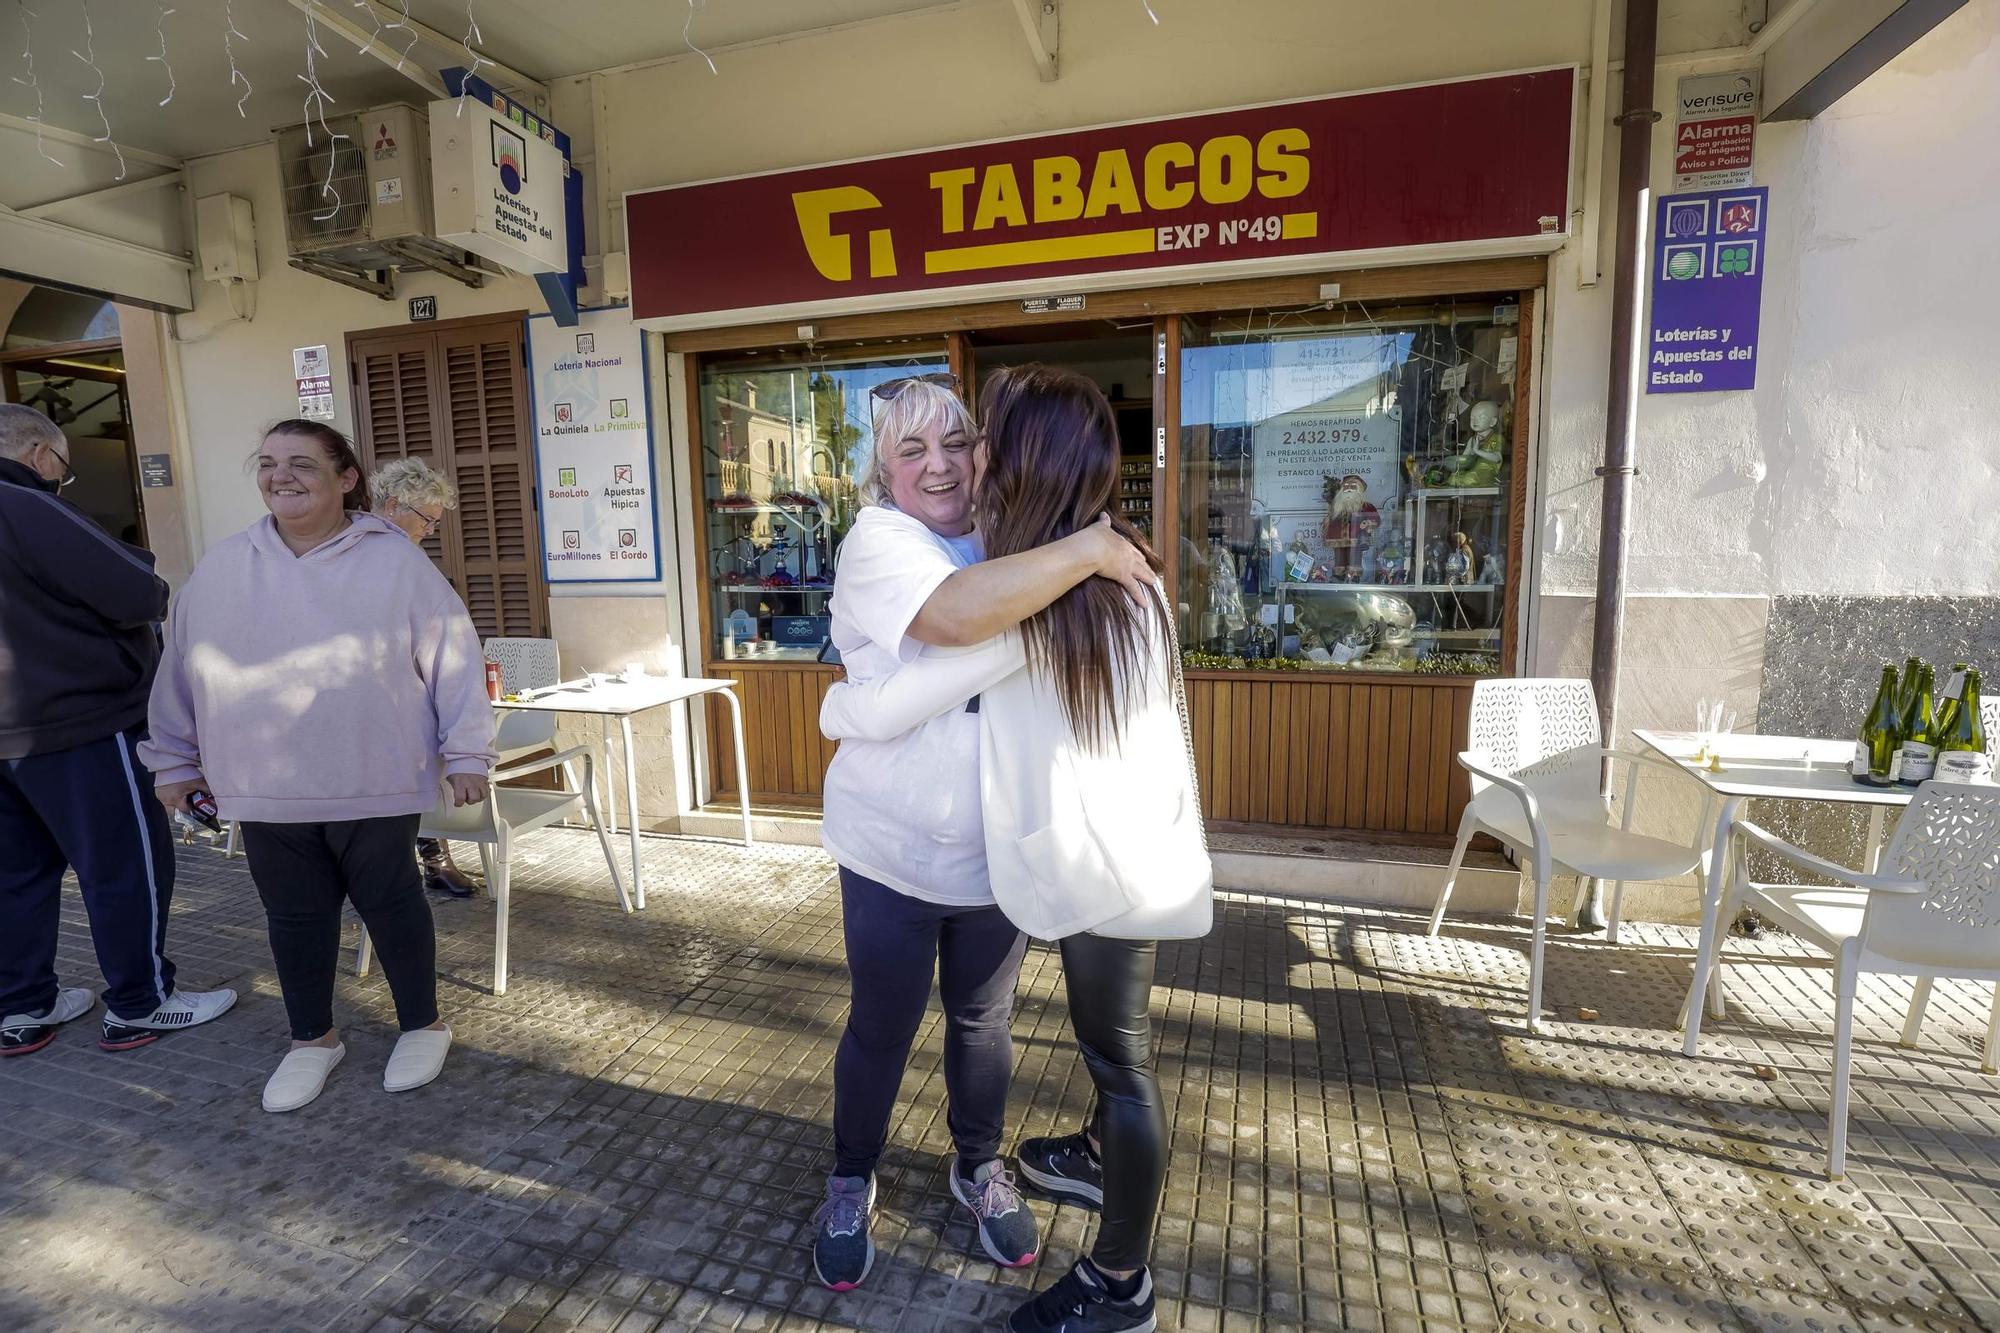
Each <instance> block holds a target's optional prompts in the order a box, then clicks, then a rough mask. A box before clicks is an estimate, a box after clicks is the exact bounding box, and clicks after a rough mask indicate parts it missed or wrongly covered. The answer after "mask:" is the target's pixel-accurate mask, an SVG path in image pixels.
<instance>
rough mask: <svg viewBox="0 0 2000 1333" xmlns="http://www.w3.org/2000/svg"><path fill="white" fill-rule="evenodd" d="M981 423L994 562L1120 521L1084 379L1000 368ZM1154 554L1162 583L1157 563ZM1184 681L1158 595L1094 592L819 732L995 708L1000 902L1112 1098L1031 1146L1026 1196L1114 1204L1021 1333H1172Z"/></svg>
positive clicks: (869, 735) (908, 671)
mask: <svg viewBox="0 0 2000 1333" xmlns="http://www.w3.org/2000/svg"><path fill="white" fill-rule="evenodd" d="M980 421H981V428H982V435H981V440H980V444H979V448H978V452H977V457H976V460H975V475H976V481H975V485H974V496H975V507H976V512H977V515H978V522H979V529H980V531H981V533H983V534H984V536H985V540H986V548H987V553H988V555H989V557H994V558H997V557H1003V556H1006V555H1010V554H1013V553H1016V552H1020V551H1026V550H1033V549H1036V548H1038V547H1041V546H1044V545H1046V544H1047V543H1049V542H1051V541H1058V540H1061V539H1062V538H1063V537H1065V536H1068V535H1069V534H1071V533H1075V532H1078V531H1082V530H1085V529H1088V528H1089V527H1090V526H1091V525H1093V524H1094V523H1096V522H1097V521H1098V519H1099V516H1100V515H1101V514H1103V513H1104V512H1105V511H1106V510H1107V509H1109V508H1110V507H1111V500H1112V497H1113V496H1114V494H1115V493H1116V488H1117V484H1118V434H1117V427H1116V423H1115V421H1114V419H1113V417H1112V414H1111V408H1110V405H1109V404H1108V403H1107V402H1106V401H1105V398H1104V395H1103V393H1102V392H1100V391H1099V390H1098V388H1097V387H1096V386H1095V385H1094V384H1092V383H1091V382H1090V381H1089V380H1087V379H1084V378H1083V377H1082V376H1079V375H1075V374H1071V373H1069V372H1067V371H1062V370H1055V369H1051V368H1048V367H1043V366H1024V367H1018V368H1013V369H1008V370H1002V371H999V372H997V373H996V374H995V375H993V376H992V377H991V379H989V380H988V382H987V384H986V386H985V388H984V390H983V392H982V393H981V395H980ZM1120 531H1121V533H1122V534H1123V535H1124V536H1126V537H1127V539H1128V540H1130V541H1132V542H1133V543H1134V544H1135V545H1138V546H1140V548H1141V549H1142V550H1144V549H1145V547H1144V544H1143V542H1141V540H1140V538H1139V536H1138V534H1137V533H1136V532H1134V531H1132V530H1130V529H1129V528H1126V527H1124V526H1122V525H1121V527H1120ZM1147 559H1148V563H1149V564H1150V565H1151V566H1152V568H1153V570H1154V572H1155V574H1156V575H1157V573H1158V572H1159V569H1160V562H1159V559H1158V557H1157V556H1155V555H1153V554H1152V553H1151V552H1150V551H1147ZM1179 679H1180V678H1179V673H1178V670H1177V663H1176V660H1175V655H1174V652H1173V634H1172V630H1171V621H1170V619H1169V613H1168V609H1167V607H1166V605H1165V603H1164V600H1163V599H1162V597H1161V594H1160V591H1159V589H1158V587H1157V585H1153V586H1149V587H1147V588H1146V589H1145V590H1144V593H1143V595H1142V596H1140V597H1138V598H1135V597H1133V596H1132V595H1130V594H1129V593H1128V592H1127V591H1126V590H1125V589H1123V588H1120V587H1115V586H1113V585H1111V584H1109V583H1107V582H1105V581H1103V580H1089V581H1085V582H1082V583H1079V584H1078V585H1077V586H1075V587H1073V588H1071V589H1069V590H1068V591H1067V592H1065V593H1063V594H1062V595H1061V596H1059V597H1057V598H1056V599H1055V600H1054V601H1053V602H1052V603H1051V604H1050V605H1049V606H1048V607H1046V608H1045V609H1043V610H1041V611H1038V612H1036V613H1035V614H1033V615H1031V616H1029V617H1028V618H1027V619H1026V620H1025V621H1024V622H1023V623H1022V625H1021V627H1020V630H1019V631H1018V632H1012V633H1008V634H1005V635H1002V636H1001V637H999V638H996V639H994V640H991V641H989V642H987V643H984V644H981V645H979V646H977V647H974V648H971V649H967V650H963V651H957V652H949V651H939V650H936V649H930V650H926V651H925V652H924V653H923V654H922V655H920V656H918V657H917V658H916V659H915V660H914V661H912V662H910V663H908V664H906V665H904V666H903V667H901V668H900V669H899V670H897V671H896V672H895V673H894V674H893V675H890V676H886V677H882V678H878V679H875V680H873V681H870V682H868V683H865V684H853V685H848V684H842V685H836V686H834V687H833V690H832V691H831V692H830V693H829V694H828V696H827V700H826V703H825V705H824V706H823V708H822V711H821V715H820V725H821V729H822V730H823V731H824V732H825V733H826V734H827V735H829V736H836V737H841V738H855V739H861V740H881V739H884V738H887V737H893V736H895V735H899V734H901V733H902V732H904V731H907V730H908V729H910V728H911V727H914V726H917V725H920V724H921V723H923V722H924V721H926V720H927V719H929V718H931V717H933V716H937V715H940V714H943V713H947V712H950V711H952V710H955V709H962V708H963V707H964V706H965V702H966V700H968V699H969V698H971V697H973V696H974V695H977V696H978V697H979V699H980V709H979V714H978V716H979V719H980V727H979V730H980V786H981V807H982V813H983V819H984V832H985V844H986V858H987V871H988V878H989V882H990V884H991V886H992V892H993V896H994V900H995V901H996V903H997V904H998V906H999V907H1000V909H1001V910H1002V911H1003V912H1005V913H1006V915H1007V917H1008V918H1009V919H1010V920H1012V921H1013V922H1014V923H1015V924H1016V925H1018V926H1019V927H1021V929H1022V930H1024V931H1026V932H1027V933H1028V934H1030V935H1033V936H1035V937H1037V938H1039V939H1044V940H1052V941H1055V942H1056V943H1057V944H1058V947H1059V948H1060V949H1061V952H1062V958H1063V979H1064V985H1065V987H1066V989H1067V991H1068V996H1069V1007H1070V1020H1071V1025H1072V1027H1073V1028H1074V1030H1075V1032H1076V1036H1077V1045H1078V1047H1079V1049H1080V1051H1081V1053H1082V1056H1083V1059H1084V1063H1085V1065H1086V1066H1087V1067H1088V1069H1089V1071H1090V1076H1091V1080H1092V1082H1093V1083H1094V1084H1095V1085H1096V1088H1097V1108H1096V1111H1095V1113H1094V1115H1093V1117H1092V1119H1093V1124H1092V1126H1091V1128H1089V1129H1087V1130H1086V1131H1084V1132H1083V1133H1081V1134H1075V1135H1070V1136H1067V1137H1065V1138H1060V1139H1039V1140H1033V1141H1031V1142H1029V1143H1027V1144H1024V1145H1023V1146H1022V1148H1021V1151H1020V1160H1021V1165H1022V1170H1023V1173H1024V1174H1025V1175H1027V1176H1028V1178H1029V1179H1030V1180H1034V1181H1036V1182H1037V1183H1041V1184H1043V1185H1044V1186H1045V1187H1046V1188H1051V1189H1053V1190H1054V1191H1055V1192H1058V1193H1062V1194H1064V1195H1065V1196H1066V1197H1069V1198H1072V1199H1075V1200H1077V1201H1079V1202H1086V1203H1087V1202H1090V1201H1092V1195H1093V1194H1095V1195H1096V1196H1097V1197H1098V1199H1101V1206H1102V1209H1103V1218H1102V1221H1101V1223H1100V1225H1099V1228H1098V1234H1097V1239H1096V1242H1095V1244H1094V1246H1093V1247H1092V1250H1091V1252H1090V1254H1089V1256H1088V1257H1086V1258H1084V1259H1082V1260H1080V1261H1079V1262H1078V1263H1077V1264H1076V1266H1075V1267H1074V1268H1073V1269H1072V1270H1071V1271H1070V1272H1069V1273H1068V1274H1066V1275H1065V1276H1064V1277H1063V1278H1062V1279H1061V1280H1060V1281H1058V1282H1057V1283H1055V1284H1054V1285H1053V1286H1052V1287H1050V1288H1049V1289H1048V1290H1046V1291H1044V1292H1042V1293H1041V1294H1040V1295H1038V1296H1037V1297H1035V1299H1034V1300H1032V1301H1030V1302H1028V1303H1027V1304H1025V1305H1023V1306H1022V1307H1021V1308H1020V1309H1018V1310H1016V1311H1015V1312H1014V1315H1013V1318H1012V1319H1011V1320H1010V1321H1009V1327H1010V1328H1013V1329H1016V1330H1021V1331H1022V1333H1030V1331H1042V1333H1046V1331H1048V1330H1055V1329H1065V1330H1085V1329H1087V1330H1090V1331H1091V1333H1135V1331H1137V1333H1143V1331H1144V1330H1150V1329H1152V1328H1154V1327H1155V1321H1154V1316H1153V1294H1152V1283H1151V1280H1150V1278H1149V1276H1148V1274H1147V1272H1146V1260H1147V1257H1148V1254H1149V1251H1150V1246H1151V1241H1152V1232H1153V1223H1154V1219H1155V1216H1156V1214H1157V1211H1158V1208H1159V1199H1160V1191H1161V1188H1162V1186H1163V1184H1164V1181H1165V1178H1166V1166H1167V1126H1166V1117H1165V1112H1164V1110H1163V1108H1162V1105H1161V1100H1160V1089H1159V1083H1158V1080H1157V1078H1156V1077H1155V1075H1154V1072H1153V1052H1152V1021H1151V1016H1150V1013H1149V1009H1148V1005H1149V1000H1150V996H1151V990H1152V983H1153V970H1154V961H1155V951H1156V942H1157V941H1158V940H1160V939H1166V938H1186V937H1192V936H1198V935H1203V934H1206V933H1207V931H1208V928H1209V924H1210V919H1211V912H1212V905H1211V896H1212V879H1211V874H1210V868H1209V860H1208V854H1207V850H1206V845H1205V842H1204V839H1203V835H1202V829H1201V816H1200V803H1199V799H1198V796H1197V794H1196V790H1195V782H1194V775H1193V766H1192V756H1191V755H1190V753H1189V749H1188V744H1187V733H1186V727H1185V721H1184V719H1185V708H1184V703H1183V700H1182V697H1181V696H1182V691H1181V688H1180V684H1179ZM1051 1182H1053V1184H1051Z"/></svg>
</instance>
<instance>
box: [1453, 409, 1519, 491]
mask: <svg viewBox="0 0 2000 1333" xmlns="http://www.w3.org/2000/svg"><path fill="white" fill-rule="evenodd" d="M1469 422H1470V425H1471V428H1472V440H1471V442H1470V443H1469V444H1467V445H1466V447H1465V452H1464V453H1462V454H1460V455H1458V457H1456V458H1454V459H1452V460H1451V461H1450V462H1449V463H1447V464H1446V465H1445V467H1446V469H1447V472H1446V475H1445V482H1444V484H1445V485H1447V486H1451V487H1455V488H1470V487H1484V486H1494V485H1497V484H1499V481H1500V464H1501V462H1502V460H1503V459H1504V458H1505V457H1506V453H1507V450H1506V443H1507V442H1506V438H1505V436H1503V435H1502V434H1501V431H1500V404H1498V403H1495V402H1479V403H1474V404H1473V405H1472V414H1471V417H1470V419H1469Z"/></svg>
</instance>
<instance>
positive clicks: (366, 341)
mask: <svg viewBox="0 0 2000 1333" xmlns="http://www.w3.org/2000/svg"><path fill="white" fill-rule="evenodd" d="M523 336H524V333H523V327H522V324H521V321H520V320H519V319H518V318H507V319H501V320H493V321H485V320H476V321H468V322H467V323H465V324H453V325H441V326H439V327H438V328H436V329H425V330H422V331H420V332H419V331H412V330H407V329H396V330H388V331H384V332H382V333H372V334H368V333H364V334H352V335H350V336H349V338H348V362H349V365H350V366H351V367H352V372H353V378H354V419H355V422H356V423H357V426H358V432H359V435H360V438H359V439H358V440H357V441H356V443H357V445H358V446H359V447H360V449H361V453H362V458H363V459H364V461H366V462H367V463H368V464H369V466H371V467H372V466H374V465H375V463H376V462H378V461H386V460H388V459H392V458H404V457H412V458H421V459H423V460H424V461H425V462H427V463H429V464H430V465H431V466H433V467H435V468H437V469H438V470H439V471H440V472H442V473H444V474H445V475H446V476H447V477H449V478H450V479H451V481H452V484H453V485H455V486H456V487H457V488H458V507H457V508H456V509H455V510H453V511H451V512H450V513H449V514H448V515H447V516H446V518H445V522H444V524H443V525H442V526H441V527H440V528H439V529H438V531H437V533H436V534H434V535H433V536H432V537H431V538H429V539H428V540H427V541H426V542H425V543H424V547H425V549H426V550H427V551H428V552H429V554H430V556H431V558H432V559H433V560H434V561H436V562H437V566H438V568H439V569H440V570H442V571H443V572H444V575H445V577H446V578H448V579H450V580H451V584H452V586H453V587H454V588H456V589H458V594H459V596H460V597H462V598H464V600H465V606H466V610H467V611H468V612H470V613H471V616H472V623H473V624H474V625H475V626H477V627H478V630H479V633H480V636H481V637H482V638H490V637H493V636H495V635H532V636H541V635H546V634H547V633H548V589H547V587H546V585H545V584H544V583H543V580H542V562H541V543H540V540H539V531H538V529H537V526H536V521H535V507H534V484H535V477H534V460H533V457H532V455H531V454H530V452H529V451H530V449H531V447H532V444H531V440H530V436H529V423H528V402H527V400H528V389H527V376H526V372H525V367H524V366H523V364H522V356H521V353H522V338H523Z"/></svg>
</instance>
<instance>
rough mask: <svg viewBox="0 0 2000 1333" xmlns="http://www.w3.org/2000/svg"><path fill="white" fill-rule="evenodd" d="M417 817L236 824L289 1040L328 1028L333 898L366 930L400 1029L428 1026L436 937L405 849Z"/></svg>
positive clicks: (336, 913)
mask: <svg viewBox="0 0 2000 1333" xmlns="http://www.w3.org/2000/svg"><path fill="white" fill-rule="evenodd" d="M416 836H417V816H415V815H386V816H382V817H379V818H375V819H349V820H342V821H339V822H336V823H326V824H261V823H253V822H250V821H248V820H246V821H244V824H243V851H244V854H245V855H246V856H247V857H248V858H249V860H250V878H251V879H252V880H254V881H256V884H257V894H258V896H259V897H261V898H262V899H263V900H264V915H265V918H266V920H267V922H268V923H269V926H270V932H271V958H272V960H273V961H275V962H276V963H277V965H278V989H279V990H281V991H283V992H284V996H285V1015H286V1017H288V1018H289V1019H290V1020H291V1025H292V1040H294V1041H317V1040H319V1039H320V1038H321V1037H324V1036H325V1035H326V1034H327V1033H328V1032H330V1031H332V1030H333V976H334V969H335V967H336V965H337V962H338V958H339V954H340V900H341V899H342V898H345V899H347V900H348V901H349V902H352V903H353V904H354V910H355V911H356V912H357V913H359V914H360V916H361V923H362V924H363V925H365V926H366V927H368V938H369V939H371V940H373V941H374V943H375V953H376V955H377V956H378V957H380V958H381V960H382V975H383V976H385V977H387V978H388V979H389V993H390V995H392V996H393V997H395V1001H396V1022H397V1025H398V1026H400V1027H401V1028H402V1029H403V1031H405V1032H414V1031H416V1030H417V1029H418V1028H427V1027H429V1026H430V1025H431V1024H433V1023H435V1022H437V1017H438V1011H437V933H436V930H435V929H434V927H433V926H432V924H431V906H430V904H429V903H428V902H426V901H425V900H424V887H423V881H422V880H421V879H420V878H419V877H418V875H417V858H416V857H415V856H414V855H412V854H411V852H410V845H411V843H412V842H413V841H414V840H415V839H416Z"/></svg>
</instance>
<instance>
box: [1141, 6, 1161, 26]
mask: <svg viewBox="0 0 2000 1333" xmlns="http://www.w3.org/2000/svg"><path fill="white" fill-rule="evenodd" d="M1139 3H1140V4H1142V5H1144V6H1145V7H1146V17H1147V18H1149V19H1151V20H1153V26H1154V27H1156V28H1157V27H1159V26H1160V16H1159V15H1158V14H1155V13H1154V12H1153V0H1139Z"/></svg>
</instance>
